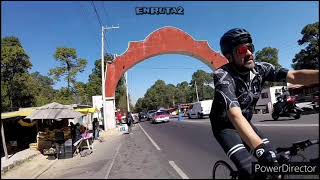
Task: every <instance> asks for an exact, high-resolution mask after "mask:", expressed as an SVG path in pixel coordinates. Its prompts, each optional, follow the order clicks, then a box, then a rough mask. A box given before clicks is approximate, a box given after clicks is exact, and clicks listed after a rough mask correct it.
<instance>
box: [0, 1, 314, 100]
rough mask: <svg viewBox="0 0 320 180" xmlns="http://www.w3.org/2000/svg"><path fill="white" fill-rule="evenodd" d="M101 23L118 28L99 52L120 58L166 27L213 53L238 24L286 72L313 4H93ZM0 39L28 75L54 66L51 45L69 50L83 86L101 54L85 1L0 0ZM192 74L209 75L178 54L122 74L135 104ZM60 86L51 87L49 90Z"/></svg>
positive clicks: (310, 20) (91, 10)
mask: <svg viewBox="0 0 320 180" xmlns="http://www.w3.org/2000/svg"><path fill="white" fill-rule="evenodd" d="M94 4H95V6H96V8H97V11H98V13H99V15H100V18H101V23H102V24H103V25H108V26H111V25H118V24H119V26H120V29H115V30H111V31H108V32H107V47H106V49H107V51H108V52H109V53H112V54H118V55H120V54H123V53H124V52H125V51H126V49H127V47H128V42H129V41H140V40H143V39H144V38H145V37H146V36H147V35H149V34H150V33H151V32H153V31H154V30H156V29H158V28H161V27H163V26H174V27H177V28H180V29H182V30H184V31H186V32H187V33H188V34H190V35H191V36H193V38H194V39H196V40H207V41H208V42H209V44H210V46H211V47H212V48H213V49H214V50H215V51H220V47H219V39H220V37H221V36H222V35H223V33H225V32H226V31H227V30H229V29H231V28H234V27H242V28H245V29H247V30H248V31H250V32H251V33H252V36H253V40H254V44H255V47H256V50H261V49H262V48H264V47H267V46H271V47H273V48H278V49H279V59H280V64H281V65H282V66H284V67H286V68H288V69H291V65H290V64H291V63H292V59H293V57H294V55H295V54H296V53H298V52H299V50H300V49H301V47H299V46H298V44H297V40H298V39H300V38H301V37H302V36H301V30H302V28H303V27H304V26H305V25H307V24H311V23H314V22H317V21H318V19H319V13H318V9H319V3H318V2H316V1H313V2H298V1H293V2H243V1H240V2H207V1H205V2H188V1H184V2H179V1H177V2H148V1H140V2H139V1H136V2H131V1H130V2H115V1H114V2H113V1H106V2H103V1H97V2H94ZM1 5H2V6H1V10H2V11H1V12H2V14H1V18H2V29H1V31H2V33H1V37H5V36H16V37H18V38H19V39H20V41H21V43H22V45H23V47H24V48H25V50H26V52H27V54H28V55H29V56H30V57H31V62H32V64H33V67H32V69H31V72H34V71H39V72H40V73H41V74H43V75H47V74H48V72H49V69H51V68H53V67H56V66H57V65H58V63H57V62H56V61H55V59H54V58H53V54H54V52H55V50H56V48H57V47H61V46H65V47H72V48H75V49H76V50H77V53H78V57H81V58H85V59H87V60H88V66H87V67H86V69H85V71H84V72H83V73H81V74H79V75H78V77H77V80H78V81H82V82H85V83H86V82H88V76H89V74H91V72H92V69H93V67H94V62H95V60H97V59H100V57H101V27H100V24H99V21H98V18H97V16H96V14H95V12H94V8H93V6H92V2H91V1H78V2H62V1H61V2H22V1H21V2H19V1H18V2H2V3H1ZM141 6H143V7H178V6H181V7H183V8H184V15H153V16H152V15H140V16H138V15H135V7H141ZM198 69H202V70H205V71H206V72H211V70H210V69H209V68H208V67H207V66H206V65H205V64H203V63H202V62H201V61H199V60H197V59H194V58H192V57H188V56H184V55H161V56H157V57H153V58H150V59H148V60H146V61H144V62H142V63H140V64H137V65H136V66H134V67H133V68H131V69H130V70H129V72H128V82H129V92H130V94H131V97H132V99H133V101H134V102H135V101H136V100H137V99H138V98H139V97H142V96H143V95H144V94H145V92H146V90H147V89H148V88H149V87H150V86H151V85H153V84H154V82H155V81H156V80H158V79H162V80H164V81H166V82H167V83H171V84H174V85H176V84H177V83H180V82H182V81H187V82H190V80H191V76H192V74H193V73H194V72H195V71H197V70H198ZM62 86H66V83H65V82H63V81H62V82H59V83H56V85H55V86H54V87H55V88H60V87H62Z"/></svg>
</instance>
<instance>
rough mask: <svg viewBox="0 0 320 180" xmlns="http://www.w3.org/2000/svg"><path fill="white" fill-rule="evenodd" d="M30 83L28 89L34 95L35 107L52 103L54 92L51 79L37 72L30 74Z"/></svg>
mask: <svg viewBox="0 0 320 180" xmlns="http://www.w3.org/2000/svg"><path fill="white" fill-rule="evenodd" d="M31 77H32V81H31V82H30V86H31V87H30V89H32V90H33V92H34V95H35V106H43V105H45V104H48V103H51V102H52V101H53V98H54V95H55V90H54V89H53V87H52V86H53V84H54V83H53V79H51V78H50V77H48V76H43V75H41V74H40V73H39V72H38V71H36V72H33V73H31Z"/></svg>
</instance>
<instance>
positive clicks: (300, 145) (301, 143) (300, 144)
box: [276, 139, 319, 153]
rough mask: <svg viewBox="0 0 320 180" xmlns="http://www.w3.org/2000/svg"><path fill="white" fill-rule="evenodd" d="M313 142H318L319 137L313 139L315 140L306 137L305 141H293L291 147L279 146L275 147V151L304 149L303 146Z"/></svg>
mask: <svg viewBox="0 0 320 180" xmlns="http://www.w3.org/2000/svg"><path fill="white" fill-rule="evenodd" d="M315 144H319V139H315V140H309V139H307V140H305V141H299V142H295V143H293V144H292V146H291V147H279V148H277V149H276V151H277V153H280V152H286V151H290V153H295V152H297V151H298V150H304V149H305V148H307V147H309V146H312V145H315Z"/></svg>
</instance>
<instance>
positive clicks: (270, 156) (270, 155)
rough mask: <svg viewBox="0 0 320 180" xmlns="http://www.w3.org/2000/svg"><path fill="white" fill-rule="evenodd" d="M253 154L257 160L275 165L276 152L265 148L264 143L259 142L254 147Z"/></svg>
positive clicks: (276, 162) (264, 163)
mask: <svg viewBox="0 0 320 180" xmlns="http://www.w3.org/2000/svg"><path fill="white" fill-rule="evenodd" d="M254 155H255V157H256V158H257V159H258V162H259V163H261V164H263V165H277V164H278V161H277V157H276V153H275V152H274V151H273V150H271V149H267V148H266V146H265V144H264V143H261V144H260V145H259V146H257V147H256V148H255V149H254Z"/></svg>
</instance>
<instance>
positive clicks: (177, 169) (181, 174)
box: [169, 161, 190, 179]
mask: <svg viewBox="0 0 320 180" xmlns="http://www.w3.org/2000/svg"><path fill="white" fill-rule="evenodd" d="M169 164H170V165H171V166H172V167H173V169H174V170H176V171H177V173H178V174H179V175H180V176H181V178H182V179H190V178H189V177H188V176H187V175H186V174H185V173H184V172H183V171H182V170H181V169H180V168H179V167H178V166H177V165H176V163H174V161H169Z"/></svg>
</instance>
